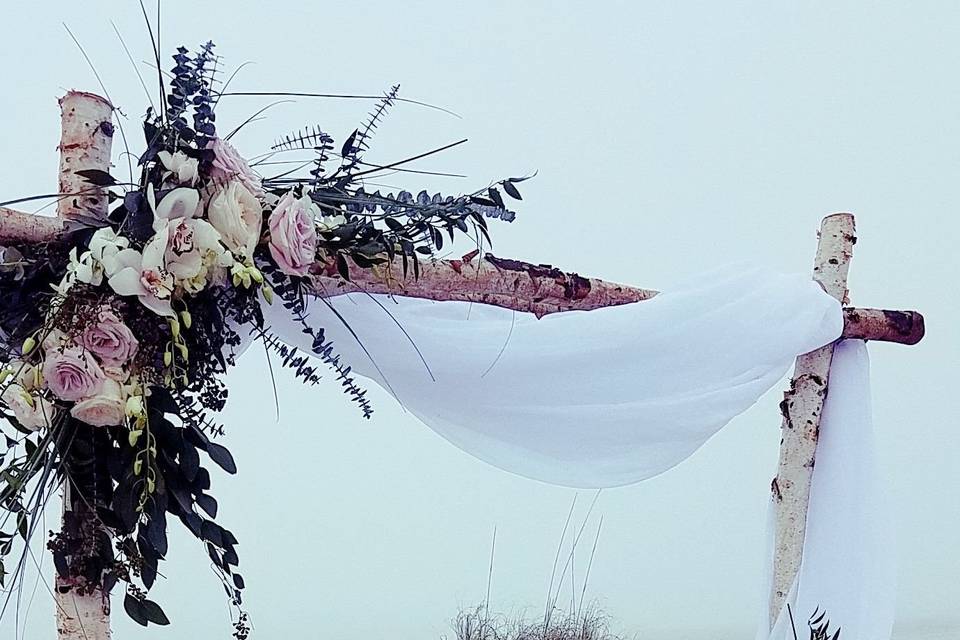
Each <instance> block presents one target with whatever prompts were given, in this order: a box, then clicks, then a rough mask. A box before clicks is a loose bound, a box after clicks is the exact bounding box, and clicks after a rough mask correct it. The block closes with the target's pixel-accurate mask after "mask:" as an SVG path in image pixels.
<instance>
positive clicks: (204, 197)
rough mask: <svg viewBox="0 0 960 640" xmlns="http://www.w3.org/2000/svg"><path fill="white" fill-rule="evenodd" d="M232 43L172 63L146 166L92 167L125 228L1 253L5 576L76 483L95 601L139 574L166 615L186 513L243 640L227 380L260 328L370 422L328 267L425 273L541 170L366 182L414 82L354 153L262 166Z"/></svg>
mask: <svg viewBox="0 0 960 640" xmlns="http://www.w3.org/2000/svg"><path fill="white" fill-rule="evenodd" d="M213 49H214V47H213V44H212V43H208V44H206V45H204V46H202V47H201V48H200V49H199V50H198V51H197V52H196V53H191V52H190V51H188V50H187V49H185V48H179V49H178V50H177V52H176V54H175V55H174V56H173V60H174V63H175V64H174V66H173V68H172V69H171V70H170V74H169V77H170V81H169V90H167V91H164V93H165V94H166V95H163V96H161V98H162V101H163V102H162V104H163V106H162V108H160V109H158V110H156V111H154V110H153V109H152V108H151V109H149V110H148V111H147V113H146V116H145V118H144V120H143V131H144V136H145V143H146V145H145V147H146V148H145V151H144V152H143V153H142V154H141V155H140V156H139V162H138V164H137V167H136V168H137V171H138V173H139V179H137V180H134V181H132V182H129V183H123V182H121V181H119V180H118V179H117V178H116V177H114V176H113V175H111V174H110V173H107V172H105V171H102V170H96V169H83V168H80V170H78V171H77V172H76V173H77V174H80V175H81V176H83V178H84V179H85V180H86V181H87V182H88V183H89V184H90V187H91V189H93V188H96V189H102V190H106V191H107V192H108V193H109V200H110V202H111V203H112V205H111V208H110V211H109V215H108V216H107V217H106V218H105V219H103V220H98V221H95V222H93V223H91V224H89V225H83V226H79V227H77V228H74V229H72V230H70V232H69V233H66V234H65V235H64V236H63V237H62V238H60V239H59V240H58V241H55V242H50V243H45V244H33V245H31V244H26V243H24V244H20V245H17V246H14V245H9V246H4V247H0V295H2V297H3V300H4V304H3V306H2V309H0V367H2V368H0V381H2V382H0V416H2V417H3V419H4V422H5V423H6V426H0V429H3V430H4V437H5V445H4V446H0V507H2V512H0V513H2V518H0V583H2V582H3V581H4V580H5V579H6V580H7V583H8V584H9V582H10V578H11V577H12V578H13V579H14V580H15V579H17V578H18V577H20V576H22V571H23V568H24V560H25V558H26V553H27V551H26V549H24V551H23V555H22V556H21V558H20V560H19V562H17V563H16V565H15V566H12V565H8V566H7V567H5V566H4V564H3V561H4V558H5V557H6V556H8V555H9V554H11V552H12V550H13V548H14V541H15V539H17V538H18V537H19V538H22V539H23V540H24V541H26V542H29V540H30V539H31V537H32V536H33V535H34V534H35V533H36V530H37V527H38V523H39V517H40V514H41V512H42V510H43V508H44V506H45V505H46V503H47V500H48V499H49V498H50V497H51V495H53V493H54V492H55V491H56V490H57V489H58V488H59V487H60V486H62V485H65V486H66V488H67V495H68V496H69V497H68V499H67V501H66V507H65V508H66V513H65V517H64V526H63V529H62V531H60V532H59V533H57V534H55V535H54V534H51V537H50V539H49V541H48V548H49V549H50V550H51V551H52V553H53V557H54V560H55V565H56V569H57V572H58V574H59V575H60V576H61V578H63V579H69V580H70V581H71V583H72V585H73V588H76V589H78V590H80V591H81V592H83V591H84V590H86V591H87V592H93V591H94V590H100V591H105V592H109V591H110V590H111V589H113V588H114V587H115V586H116V585H117V584H118V583H122V584H123V586H124V588H125V597H124V608H125V610H126V611H127V613H128V614H129V615H130V616H131V617H132V618H133V619H134V620H136V621H137V622H139V623H141V624H143V625H147V624H148V623H155V624H167V622H168V620H167V617H166V615H165V614H164V612H163V610H162V609H161V608H160V606H159V605H158V604H157V603H155V602H153V601H151V600H149V599H148V597H147V592H148V591H149V590H150V588H151V587H152V586H153V584H154V582H155V580H156V577H157V572H158V563H159V561H160V560H162V559H163V558H164V557H165V556H166V554H167V551H168V548H167V528H168V524H169V523H170V522H171V521H173V520H179V521H180V522H181V523H182V524H183V525H184V526H185V527H186V528H187V529H188V530H189V531H190V532H191V533H192V534H193V535H194V536H196V537H197V538H198V539H199V540H200V541H202V543H203V544H204V545H205V546H206V549H207V551H208V554H209V557H210V560H211V561H212V563H213V566H214V567H215V569H216V571H217V573H218V575H219V577H220V579H221V580H222V582H223V585H224V588H225V590H226V593H227V594H228V597H229V599H230V601H231V603H232V605H233V606H234V607H236V610H237V612H238V615H237V617H236V618H235V621H234V624H235V635H236V637H238V638H244V637H246V636H247V634H248V633H249V625H248V621H247V616H246V614H245V613H243V611H242V596H241V593H242V590H243V588H244V582H243V579H242V577H241V575H240V574H239V573H238V572H237V566H238V563H239V558H238V555H237V551H236V545H237V539H236V538H235V537H234V535H233V534H232V533H231V532H230V531H229V530H228V529H226V528H224V527H223V526H221V525H220V524H218V523H217V522H216V518H217V511H218V508H217V501H216V499H215V498H214V497H213V496H212V495H211V493H210V484H211V483H210V474H209V473H208V471H207V469H206V468H205V467H204V462H203V458H204V456H205V457H206V458H207V459H209V460H210V461H212V462H213V463H215V464H217V465H219V466H220V467H222V468H223V469H224V470H226V471H227V472H229V473H235V472H236V465H235V463H234V460H233V458H232V456H231V455H230V453H229V451H228V449H227V448H226V447H225V446H224V445H223V444H222V443H221V442H222V436H223V434H224V428H223V426H222V425H219V424H217V423H216V421H215V416H216V413H217V412H218V411H220V410H221V409H222V408H223V407H224V404H225V402H226V400H227V396H228V393H227V388H226V387H225V384H224V381H223V376H224V373H225V371H226V370H227V368H228V367H229V366H231V365H233V364H234V361H235V358H236V356H237V355H238V353H239V352H240V351H241V350H242V348H243V346H244V344H245V343H246V342H247V341H249V340H253V339H262V340H263V341H264V343H265V344H266V345H267V347H268V348H269V349H271V350H272V351H274V352H275V353H276V354H277V355H279V357H280V359H281V361H282V362H283V364H284V365H286V366H289V367H292V368H294V369H295V371H296V373H297V375H298V377H300V378H301V379H303V380H304V381H306V382H308V383H315V382H316V381H317V380H318V379H319V374H318V371H317V364H316V363H317V362H319V363H323V364H324V365H326V367H328V368H329V369H331V370H332V372H333V373H334V375H335V377H336V378H337V379H338V381H339V383H340V384H341V385H342V386H343V387H344V390H345V392H346V393H347V395H348V397H349V398H350V400H352V401H353V402H354V403H356V404H357V406H358V407H359V408H360V410H361V411H362V412H363V414H364V415H365V416H366V417H370V415H371V413H372V408H371V406H370V404H369V402H368V400H367V399H366V398H365V394H364V391H363V390H362V389H360V388H359V387H358V385H357V384H356V383H355V381H354V379H353V378H352V377H351V375H350V368H349V366H347V365H346V364H345V363H342V362H341V361H340V359H339V357H338V356H337V355H336V353H335V351H334V345H332V344H331V343H330V342H329V341H328V340H326V339H325V337H324V332H323V329H322V327H316V326H312V325H311V324H310V323H309V322H307V319H306V309H307V302H308V300H309V299H311V298H314V297H315V298H316V299H317V300H320V301H321V303H322V302H323V301H324V300H323V297H322V296H320V297H316V296H315V295H314V294H313V292H314V288H313V284H312V278H313V276H314V275H316V274H326V275H328V276H329V275H332V276H335V277H341V278H345V279H349V278H350V269H351V265H353V267H352V268H360V269H375V268H377V266H378V265H381V264H384V263H387V262H392V261H397V260H399V261H402V263H403V267H404V273H406V270H407V268H408V266H409V269H410V270H411V271H412V273H413V276H414V277H416V275H417V274H418V272H419V260H420V259H422V257H429V256H432V255H434V254H435V252H436V251H438V250H440V249H441V247H442V245H443V242H444V235H445V234H446V235H448V236H449V237H450V238H451V239H453V237H454V235H455V233H463V234H468V235H472V236H473V237H475V238H481V237H482V238H484V239H486V241H489V238H488V237H487V222H486V218H488V217H496V218H502V219H505V220H508V221H509V220H512V218H513V213H512V212H510V211H509V210H508V209H507V208H506V207H505V206H504V201H503V197H502V196H501V192H500V190H501V189H502V190H503V191H504V192H505V193H506V194H508V195H510V196H512V197H514V198H519V197H520V194H519V192H518V190H517V187H516V184H517V183H518V182H520V181H521V180H522V178H520V179H510V180H505V181H501V182H498V183H496V184H494V185H493V186H490V187H485V188H484V189H482V190H479V191H476V192H474V193H471V194H466V195H459V196H444V195H441V194H436V195H429V194H428V193H427V192H426V191H421V192H420V193H419V195H417V196H413V195H412V193H410V192H407V191H401V192H399V193H396V194H393V193H387V194H383V193H380V192H379V191H376V192H373V193H369V192H367V191H365V190H364V179H365V177H366V176H372V175H375V174H376V173H377V172H380V171H383V170H385V169H388V168H393V167H396V166H397V165H398V164H401V163H393V164H390V165H376V164H372V163H369V162H367V161H366V160H365V159H364V152H365V151H366V150H367V148H368V147H369V144H370V140H371V136H372V133H373V131H374V130H375V129H376V127H377V125H378V124H379V122H380V121H381V119H382V118H383V116H384V115H385V113H386V112H387V110H388V109H389V108H390V107H391V106H392V105H393V104H394V103H395V102H396V101H397V100H398V98H397V91H398V88H397V87H393V88H392V89H391V90H390V91H389V92H387V93H386V94H385V95H384V97H383V98H382V99H381V100H380V101H379V102H378V103H377V104H376V107H375V108H374V109H373V111H372V112H371V115H370V117H369V119H368V120H367V121H366V122H365V124H364V125H363V126H362V127H360V128H358V129H357V130H355V131H353V132H352V133H351V134H350V135H349V136H347V137H346V139H345V141H344V142H343V143H342V145H340V148H339V150H338V152H337V151H335V147H334V145H333V139H332V138H331V137H330V136H329V135H327V134H326V133H324V132H322V131H321V130H320V129H318V128H315V127H314V128H308V129H306V130H304V131H303V132H301V133H298V134H294V135H291V136H285V137H284V138H283V139H282V140H281V141H280V142H278V144H277V145H275V146H274V147H273V148H272V149H271V151H270V153H269V154H268V155H267V156H265V157H273V156H275V155H281V154H287V153H293V152H301V153H303V152H306V153H309V154H310V155H311V159H310V160H308V161H306V162H305V163H304V168H303V171H304V172H305V175H302V176H299V177H298V175H296V174H295V173H291V172H284V173H281V174H279V175H276V176H262V175H260V173H258V171H256V170H255V168H256V167H257V166H261V167H266V166H267V165H266V164H264V163H263V161H262V160H261V162H260V164H259V165H258V163H257V162H248V161H247V160H246V159H245V158H244V157H243V156H242V155H241V154H240V153H239V152H238V151H237V150H236V149H235V148H234V147H233V146H232V145H231V143H230V141H229V140H230V138H231V135H232V134H231V135H226V136H221V135H220V134H219V131H218V128H217V126H216V118H215V107H216V105H217V102H218V100H219V99H220V97H221V95H222V91H221V92H218V91H217V90H215V89H214V86H215V85H217V81H216V69H217V65H218V59H217V56H216V55H215V54H214V50H213ZM158 60H159V58H158ZM332 159H336V166H334V167H332V168H331V167H328V165H329V164H331V163H332ZM265 304H267V305H269V304H280V305H283V307H284V308H285V309H286V310H287V311H288V312H289V313H290V314H292V315H293V317H295V318H297V319H298V320H299V321H300V322H301V323H302V325H303V331H304V332H306V333H308V334H309V335H310V336H311V337H312V340H313V353H312V354H309V355H310V356H312V357H313V358H315V360H311V359H310V358H308V357H307V354H298V353H296V352H295V351H294V350H292V349H289V348H288V347H286V346H285V345H283V344H281V343H280V342H279V341H278V340H276V339H275V338H274V337H273V336H271V335H270V333H269V328H268V327H266V326H265V324H264V318H263V311H262V309H263V307H262V305H265ZM2 424H3V423H0V425H2ZM23 546H24V547H25V546H26V545H25V544H24V545H23Z"/></svg>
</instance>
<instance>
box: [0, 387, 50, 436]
mask: <svg viewBox="0 0 960 640" xmlns="http://www.w3.org/2000/svg"><path fill="white" fill-rule="evenodd" d="M0 400H3V401H4V402H5V403H6V405H7V406H8V407H10V409H12V410H13V413H14V415H15V416H17V421H18V422H19V423H20V424H21V425H22V426H23V427H24V428H26V429H30V430H31V431H36V430H38V429H40V428H41V427H49V426H50V423H51V421H52V420H53V417H54V416H55V415H56V413H57V409H56V407H54V406H53V404H52V403H51V402H50V401H49V400H47V399H46V398H41V397H40V396H35V395H33V394H31V393H30V392H29V391H28V390H27V389H25V388H24V387H22V386H21V385H19V384H11V385H9V386H8V387H7V388H6V389H4V390H3V394H2V396H0Z"/></svg>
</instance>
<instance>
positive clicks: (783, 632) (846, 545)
mask: <svg viewBox="0 0 960 640" xmlns="http://www.w3.org/2000/svg"><path fill="white" fill-rule="evenodd" d="M829 389H830V390H829V393H828V394H827V400H826V403H825V405H824V410H823V416H822V417H821V421H820V440H819V443H818V446H817V461H816V465H815V466H814V468H813V482H812V484H811V487H810V505H809V507H808V510H807V530H806V538H805V541H804V546H803V562H802V564H801V567H800V574H799V576H798V580H797V582H796V584H795V585H794V589H793V592H792V593H791V596H790V598H789V599H788V602H789V603H790V607H791V609H792V611H793V617H794V621H795V623H796V626H797V631H798V637H801V638H806V637H808V632H807V627H806V623H807V620H808V619H809V617H810V615H811V614H812V613H813V612H814V611H815V610H817V609H819V610H820V611H821V612H824V611H825V612H826V614H827V617H828V618H829V619H830V621H831V625H830V628H831V630H833V629H835V628H837V627H840V628H842V631H841V633H840V637H841V638H842V639H843V640H888V639H889V638H890V635H891V633H892V629H893V614H894V600H895V591H896V588H895V583H896V567H895V556H896V554H895V552H894V544H893V526H892V523H891V522H890V515H889V510H888V509H887V508H886V505H885V495H884V491H883V482H882V480H881V478H880V477H879V473H878V471H877V466H876V460H875V457H874V436H873V417H872V412H871V408H870V404H871V403H870V361H869V358H868V356H867V348H866V345H865V344H864V343H863V341H860V340H845V341H843V342H841V343H840V344H838V345H837V348H836V349H835V351H834V356H833V364H832V366H831V368H830V387H829ZM767 575H771V570H770V569H768V571H767ZM764 611H766V607H765V608H764ZM764 617H765V618H766V616H764ZM767 628H769V625H768V624H764V625H762V627H761V630H760V633H758V635H757V638H758V640H763V639H768V640H793V637H794V636H793V631H792V629H791V628H790V624H789V620H788V618H787V616H786V615H785V613H782V614H781V616H780V618H779V620H778V622H777V625H776V627H775V628H774V630H773V632H772V633H770V634H767V633H766V629H767ZM830 635H831V636H832V635H833V634H832V631H831V634H830Z"/></svg>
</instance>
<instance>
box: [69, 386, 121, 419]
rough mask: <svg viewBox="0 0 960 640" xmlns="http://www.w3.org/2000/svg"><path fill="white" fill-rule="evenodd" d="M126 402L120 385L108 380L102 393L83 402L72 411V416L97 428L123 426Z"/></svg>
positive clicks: (72, 408)
mask: <svg viewBox="0 0 960 640" xmlns="http://www.w3.org/2000/svg"><path fill="white" fill-rule="evenodd" d="M124 408H125V402H124V400H123V393H122V391H121V390H120V385H119V384H117V381H116V380H110V379H107V380H105V381H104V383H103V387H102V389H101V390H100V393H98V394H97V395H95V396H93V397H92V398H87V399H85V400H81V401H80V402H78V403H77V404H75V405H73V407H71V409H70V415H71V416H73V417H74V418H76V419H77V420H80V421H82V422H86V423H87V424H91V425H93V426H95V427H111V426H116V425H121V424H123V418H124V415H125V413H124Z"/></svg>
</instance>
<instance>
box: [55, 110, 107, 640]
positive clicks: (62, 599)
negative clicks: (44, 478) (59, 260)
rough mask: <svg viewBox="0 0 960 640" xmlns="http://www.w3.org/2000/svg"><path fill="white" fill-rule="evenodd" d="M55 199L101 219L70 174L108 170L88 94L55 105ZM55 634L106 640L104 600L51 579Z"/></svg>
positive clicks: (76, 216) (66, 497)
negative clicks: (58, 128)
mask: <svg viewBox="0 0 960 640" xmlns="http://www.w3.org/2000/svg"><path fill="white" fill-rule="evenodd" d="M60 108H61V114H62V120H61V125H62V130H61V136H60V193H61V194H79V193H80V192H84V191H85V192H86V193H84V194H83V195H70V196H67V197H64V198H62V199H61V200H60V201H59V202H58V203H57V214H58V215H59V217H60V218H61V225H60V226H61V227H62V222H65V221H68V220H78V221H87V220H102V219H105V218H106V216H107V198H106V195H105V194H104V192H103V190H101V189H91V187H90V185H89V184H88V183H87V182H85V181H84V180H83V179H82V178H81V177H80V176H78V175H76V174H75V173H74V172H75V171H77V170H84V169H99V170H100V171H109V170H110V149H111V143H112V137H113V124H112V118H113V107H112V106H111V105H110V103H109V102H107V101H106V100H104V99H103V98H101V97H100V96H97V95H94V94H92V93H83V92H79V91H70V92H69V93H67V95H65V96H64V97H63V98H61V100H60ZM63 508H64V511H66V510H69V509H70V508H71V497H70V483H69V481H68V482H67V483H65V484H64V491H63ZM54 594H55V597H56V605H57V633H58V637H59V638H60V640H110V637H111V632H110V594H109V593H104V592H103V591H101V590H100V589H93V590H89V589H87V588H86V587H85V585H84V583H83V579H82V578H62V577H60V575H59V574H58V575H57V576H56V578H55V588H54Z"/></svg>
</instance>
